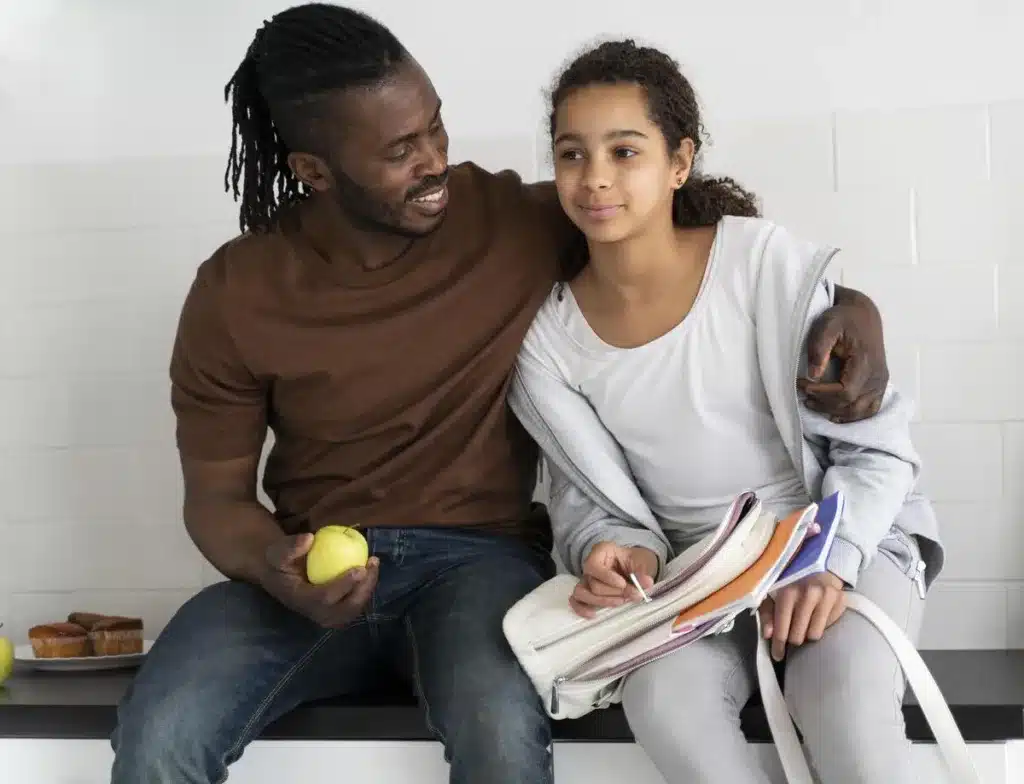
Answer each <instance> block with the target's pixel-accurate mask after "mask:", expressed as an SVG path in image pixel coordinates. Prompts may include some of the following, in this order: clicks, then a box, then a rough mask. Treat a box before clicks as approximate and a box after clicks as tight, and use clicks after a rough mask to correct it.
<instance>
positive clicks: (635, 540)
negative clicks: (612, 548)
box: [576, 527, 668, 581]
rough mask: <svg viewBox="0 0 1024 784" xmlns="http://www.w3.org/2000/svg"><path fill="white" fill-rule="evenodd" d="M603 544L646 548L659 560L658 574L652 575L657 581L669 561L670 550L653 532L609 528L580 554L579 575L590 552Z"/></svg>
mask: <svg viewBox="0 0 1024 784" xmlns="http://www.w3.org/2000/svg"><path fill="white" fill-rule="evenodd" d="M601 542H613V543H615V544H617V545H619V546H620V547H646V548H647V549H648V550H650V551H651V552H652V553H654V554H655V556H656V557H657V559H658V573H657V574H655V575H652V577H653V578H654V580H655V581H657V580H658V578H659V577H660V576H661V573H662V572H663V571H664V569H665V564H666V562H667V561H668V549H667V548H666V547H665V543H664V542H663V541H662V540H661V539H659V538H658V537H657V536H656V535H655V534H653V533H652V532H651V531H648V530H646V529H640V528H623V527H614V528H607V529H605V530H604V531H602V532H601V534H600V535H599V536H595V537H594V538H593V539H591V540H590V541H589V542H587V544H586V545H585V546H584V547H583V550H582V551H581V552H580V562H579V563H578V564H577V565H576V567H577V568H576V574H577V575H580V574H583V564H585V563H586V562H587V558H589V557H590V551H591V550H593V549H594V547H596V546H597V545H598V544H600V543H601Z"/></svg>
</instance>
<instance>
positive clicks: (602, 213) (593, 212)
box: [580, 204, 619, 218]
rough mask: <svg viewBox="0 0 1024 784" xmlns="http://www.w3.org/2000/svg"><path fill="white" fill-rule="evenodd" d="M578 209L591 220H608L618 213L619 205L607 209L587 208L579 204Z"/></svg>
mask: <svg viewBox="0 0 1024 784" xmlns="http://www.w3.org/2000/svg"><path fill="white" fill-rule="evenodd" d="M580 209H582V210H583V212H585V213H586V214H587V215H589V216H590V217H591V218H608V217H610V216H612V215H614V214H615V213H616V212H617V211H618V209H619V205H618V204H613V205H611V206H608V207H588V206H587V205H585V204H581V205H580Z"/></svg>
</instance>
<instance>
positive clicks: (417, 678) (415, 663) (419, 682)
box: [405, 616, 448, 746]
mask: <svg viewBox="0 0 1024 784" xmlns="http://www.w3.org/2000/svg"><path fill="white" fill-rule="evenodd" d="M405 635H406V637H407V638H408V639H409V648H410V650H411V651H412V681H413V685H414V686H415V687H416V693H417V694H419V697H420V699H421V700H422V701H423V714H424V716H423V719H424V722H425V723H426V725H427V730H429V731H430V733H431V734H432V735H434V736H435V737H436V738H437V739H438V740H439V741H441V743H443V744H444V745H445V746H447V745H448V741H447V740H446V739H445V737H444V733H443V732H441V730H439V729H438V728H437V727H436V726H435V725H434V722H433V719H432V718H431V711H430V702H429V701H428V700H427V695H426V692H425V691H424V689H423V679H422V677H421V675H420V653H419V648H418V647H417V645H416V634H415V633H414V632H413V630H412V619H411V618H409V616H406V617H405Z"/></svg>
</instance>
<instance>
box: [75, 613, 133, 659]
mask: <svg viewBox="0 0 1024 784" xmlns="http://www.w3.org/2000/svg"><path fill="white" fill-rule="evenodd" d="M88 636H89V642H90V643H91V645H92V651H93V653H94V654H95V655H96V656H122V655H124V654H128V653H142V619H140V618H117V617H107V618H101V619H99V620H98V621H95V622H94V623H93V624H92V625H91V626H90V627H89V630H88Z"/></svg>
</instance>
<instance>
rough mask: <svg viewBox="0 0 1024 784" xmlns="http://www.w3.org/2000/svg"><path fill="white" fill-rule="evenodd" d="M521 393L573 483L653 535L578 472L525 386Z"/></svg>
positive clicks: (607, 508)
mask: <svg viewBox="0 0 1024 784" xmlns="http://www.w3.org/2000/svg"><path fill="white" fill-rule="evenodd" d="M522 391H523V396H524V398H525V399H526V401H527V402H528V403H529V405H530V408H531V413H532V414H533V418H534V421H536V422H538V423H539V424H540V427H541V428H542V429H543V430H544V434H545V436H546V438H547V442H548V445H549V446H551V447H553V448H554V450H555V452H556V453H557V454H558V456H559V457H560V458H561V459H562V461H563V463H564V464H565V465H568V466H571V467H572V470H573V477H572V479H573V481H574V482H577V483H578V484H582V485H583V486H584V487H585V488H586V490H587V492H588V493H589V494H590V497H591V498H593V499H595V500H597V501H599V502H600V503H601V504H603V506H604V508H605V510H606V511H609V512H611V513H613V514H615V515H616V516H617V517H620V518H622V519H623V520H627V521H630V522H633V523H639V524H640V525H642V526H643V528H644V530H647V531H651V532H652V533H655V532H654V531H652V530H651V529H650V527H648V526H646V525H644V524H643V523H642V522H641V521H640V520H637V519H636V518H635V517H633V515H631V514H628V513H627V512H626V511H625V510H623V509H622V508H620V507H619V505H618V504H616V503H614V502H613V501H612V500H611V499H610V498H608V496H606V495H605V494H604V493H603V492H601V490H600V489H599V488H598V487H597V486H596V485H595V484H594V483H593V482H591V481H590V477H588V476H587V475H586V474H585V473H584V472H583V471H580V469H579V468H578V467H577V465H576V464H575V463H574V462H573V461H572V458H570V457H569V455H568V453H567V452H566V451H565V449H564V448H563V447H562V445H561V443H560V442H559V441H558V439H557V438H555V436H554V434H553V433H552V432H551V428H549V427H548V425H547V423H546V422H545V421H544V417H542V416H541V415H540V412H539V410H538V408H537V405H536V403H534V402H533V395H532V393H531V392H530V390H529V389H527V388H526V385H525V384H523V385H522Z"/></svg>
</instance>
